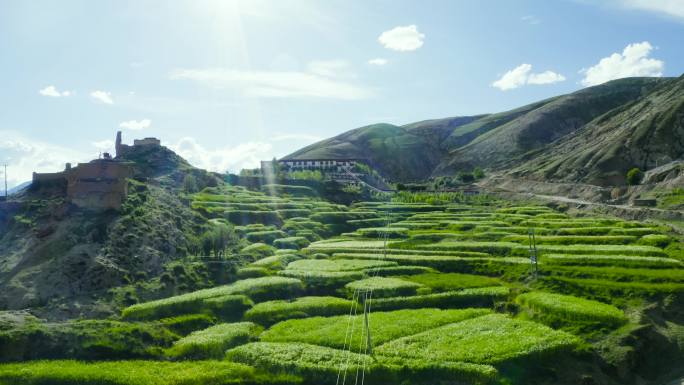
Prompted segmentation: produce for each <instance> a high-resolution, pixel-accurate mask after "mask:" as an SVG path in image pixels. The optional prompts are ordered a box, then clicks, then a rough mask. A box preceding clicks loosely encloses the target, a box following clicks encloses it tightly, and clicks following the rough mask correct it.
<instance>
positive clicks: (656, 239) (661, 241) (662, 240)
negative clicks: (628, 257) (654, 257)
mask: <svg viewBox="0 0 684 385" xmlns="http://www.w3.org/2000/svg"><path fill="white" fill-rule="evenodd" d="M670 242H672V238H670V237H669V236H667V235H664V234H648V235H644V236H643V237H641V239H639V244H641V245H647V246H655V247H667V245H669V244H670Z"/></svg>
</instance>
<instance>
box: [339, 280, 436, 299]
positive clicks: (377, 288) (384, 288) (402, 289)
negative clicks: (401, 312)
mask: <svg viewBox="0 0 684 385" xmlns="http://www.w3.org/2000/svg"><path fill="white" fill-rule="evenodd" d="M422 287H423V285H421V284H419V283H415V282H410V281H405V280H402V279H398V278H387V277H371V278H366V279H362V280H359V281H354V282H350V283H348V284H346V285H345V288H346V289H347V291H348V292H349V293H350V294H351V292H353V291H361V292H366V291H372V292H373V296H374V297H396V296H402V295H413V294H416V291H417V290H418V289H420V288H422Z"/></svg>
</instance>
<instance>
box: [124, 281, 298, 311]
mask: <svg viewBox="0 0 684 385" xmlns="http://www.w3.org/2000/svg"><path fill="white" fill-rule="evenodd" d="M303 289H304V287H303V284H302V282H301V281H300V280H298V279H295V278H287V277H262V278H251V279H245V280H241V281H237V282H235V283H233V284H231V285H226V286H219V287H214V288H211V289H204V290H198V291H193V292H191V293H187V294H181V295H177V296H173V297H168V298H163V299H159V300H156V301H150V302H144V303H140V304H136V305H132V306H129V307H127V308H125V309H123V311H122V316H123V317H124V318H129V319H158V318H164V317H170V316H174V315H179V314H188V313H202V312H205V311H206V310H207V305H206V303H205V301H206V300H208V299H210V298H216V297H224V296H229V295H235V294H243V295H247V296H249V297H250V298H252V299H254V300H256V301H264V300H268V299H277V298H292V297H295V296H296V295H297V294H299V293H301V292H302V291H303Z"/></svg>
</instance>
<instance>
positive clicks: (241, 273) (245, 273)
mask: <svg viewBox="0 0 684 385" xmlns="http://www.w3.org/2000/svg"><path fill="white" fill-rule="evenodd" d="M268 275H270V273H269V271H268V269H266V268H265V267H258V266H252V267H243V268H241V269H238V271H237V277H238V279H247V278H259V277H266V276H268Z"/></svg>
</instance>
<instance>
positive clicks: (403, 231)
mask: <svg viewBox="0 0 684 385" xmlns="http://www.w3.org/2000/svg"><path fill="white" fill-rule="evenodd" d="M356 233H357V234H359V235H361V236H362V237H366V238H379V237H387V238H407V237H408V229H407V228H403V227H366V228H362V229H358V230H356Z"/></svg>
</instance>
